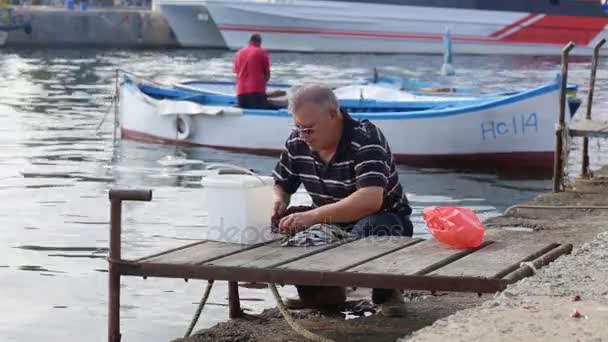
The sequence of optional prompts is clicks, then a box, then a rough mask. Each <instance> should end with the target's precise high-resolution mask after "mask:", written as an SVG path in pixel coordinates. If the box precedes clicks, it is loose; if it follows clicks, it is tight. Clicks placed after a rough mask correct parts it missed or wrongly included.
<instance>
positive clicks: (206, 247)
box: [142, 241, 260, 265]
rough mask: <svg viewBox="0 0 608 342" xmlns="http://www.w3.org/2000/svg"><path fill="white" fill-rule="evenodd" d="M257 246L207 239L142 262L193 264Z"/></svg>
mask: <svg viewBox="0 0 608 342" xmlns="http://www.w3.org/2000/svg"><path fill="white" fill-rule="evenodd" d="M259 246H260V245H259V244H258V245H239V244H234V243H226V242H219V241H207V242H205V243H202V244H199V245H194V246H191V247H188V248H183V249H178V250H176V251H173V252H171V253H168V254H163V255H159V256H156V257H153V258H149V259H145V260H144V261H142V262H150V263H161V264H184V265H193V264H199V263H202V262H205V261H209V260H213V259H216V258H220V257H223V256H227V255H231V254H234V253H237V252H240V251H246V250H249V249H252V248H256V247H259Z"/></svg>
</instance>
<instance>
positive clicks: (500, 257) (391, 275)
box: [114, 237, 571, 293]
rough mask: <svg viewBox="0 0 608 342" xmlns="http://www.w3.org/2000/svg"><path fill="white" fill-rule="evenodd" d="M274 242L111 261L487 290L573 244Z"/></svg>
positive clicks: (149, 271) (224, 275) (169, 273)
mask: <svg viewBox="0 0 608 342" xmlns="http://www.w3.org/2000/svg"><path fill="white" fill-rule="evenodd" d="M280 244H281V242H280V241H272V242H268V243H263V244H257V245H238V244H231V243H224V242H217V241H205V240H204V241H199V242H197V243H195V244H190V245H187V246H183V247H181V248H177V249H174V250H170V251H166V252H163V253H160V254H155V255H151V256H148V257H145V258H141V259H137V260H122V261H120V262H115V263H114V264H115V265H116V266H118V267H119V269H120V273H121V274H122V275H130V276H146V277H147V276H153V277H168V278H190V279H207V280H209V279H213V280H227V281H245V282H259V283H279V284H297V285H330V286H359V287H388V288H401V289H418V290H431V291H459V292H478V293H492V292H496V291H500V290H502V289H504V288H505V287H506V286H507V285H508V284H509V283H512V282H514V281H517V280H519V279H513V278H510V277H509V275H510V274H512V273H514V272H515V271H516V270H518V269H519V268H520V266H521V263H522V262H529V261H534V260H535V259H539V258H542V257H543V256H546V255H547V254H549V253H551V252H553V254H555V253H557V252H559V253H558V255H559V254H563V253H566V252H568V250H569V248H570V247H571V246H560V245H559V244H554V243H547V242H544V241H535V240H531V241H526V242H525V243H523V244H521V243H520V244H518V245H510V244H508V243H507V242H504V241H485V242H484V243H483V244H482V246H481V247H480V248H474V249H466V250H460V249H455V248H451V247H449V246H447V245H445V244H442V243H439V242H437V241H435V240H422V239H412V238H409V237H366V238H360V239H351V240H346V241H341V242H338V243H334V244H330V245H324V246H317V247H281V246H280ZM556 256H557V255H556ZM541 266H542V265H541ZM521 267H523V268H527V267H528V266H521Z"/></svg>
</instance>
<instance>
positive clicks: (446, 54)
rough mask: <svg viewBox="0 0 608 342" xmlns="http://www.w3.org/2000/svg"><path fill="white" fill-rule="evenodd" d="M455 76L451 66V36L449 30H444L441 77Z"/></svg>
mask: <svg viewBox="0 0 608 342" xmlns="http://www.w3.org/2000/svg"><path fill="white" fill-rule="evenodd" d="M454 74H456V72H455V71H454V67H453V66H452V35H451V34H450V29H449V28H446V29H445V33H444V35H443V65H442V66H441V75H442V76H452V75H454Z"/></svg>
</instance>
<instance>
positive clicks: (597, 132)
mask: <svg viewBox="0 0 608 342" xmlns="http://www.w3.org/2000/svg"><path fill="white" fill-rule="evenodd" d="M568 134H570V135H571V136H573V137H577V136H578V137H595V138H608V121H597V120H581V121H577V122H573V123H571V124H570V125H569V127H568Z"/></svg>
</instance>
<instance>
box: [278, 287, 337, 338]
mask: <svg viewBox="0 0 608 342" xmlns="http://www.w3.org/2000/svg"><path fill="white" fill-rule="evenodd" d="M268 285H270V286H269V287H270V291H272V294H273V295H274V299H276V301H277V306H278V307H279V311H281V314H282V315H283V317H284V318H285V320H286V321H287V324H289V326H290V327H291V328H292V329H293V330H294V331H295V332H297V333H298V334H300V335H302V336H304V337H305V338H307V339H309V340H311V341H315V342H335V341H334V340H331V339H329V338H326V337H323V336H320V335H317V334H315V333H313V332H311V331H309V330H306V329H305V328H304V327H302V326H301V325H300V324H298V322H296V321H295V320H294V318H293V316H291V314H290V313H289V310H288V309H287V308H286V307H285V304H284V303H283V300H282V299H281V295H279V291H277V287H276V285H275V284H268Z"/></svg>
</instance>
